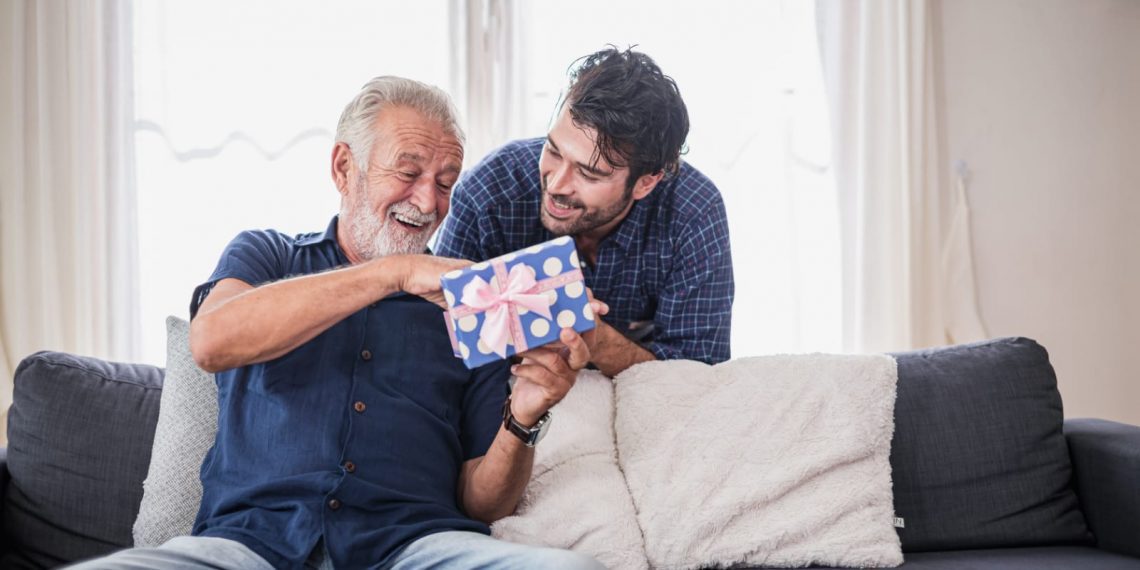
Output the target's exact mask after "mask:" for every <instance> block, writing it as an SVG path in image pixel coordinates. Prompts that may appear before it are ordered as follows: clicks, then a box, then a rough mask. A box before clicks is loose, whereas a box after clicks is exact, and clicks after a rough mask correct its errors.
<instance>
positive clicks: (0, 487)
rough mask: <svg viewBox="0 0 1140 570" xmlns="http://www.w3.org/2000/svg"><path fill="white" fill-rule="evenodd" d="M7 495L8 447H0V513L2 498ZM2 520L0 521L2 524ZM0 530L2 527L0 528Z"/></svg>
mask: <svg viewBox="0 0 1140 570" xmlns="http://www.w3.org/2000/svg"><path fill="white" fill-rule="evenodd" d="M7 497H8V448H7V447H0V513H2V512H4V499H5V498H7ZM2 523H3V521H0V524H2ZM0 530H2V529H0Z"/></svg>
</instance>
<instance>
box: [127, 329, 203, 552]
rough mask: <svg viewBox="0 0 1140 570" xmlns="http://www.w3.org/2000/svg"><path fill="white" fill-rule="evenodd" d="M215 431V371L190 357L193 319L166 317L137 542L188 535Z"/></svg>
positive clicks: (158, 541)
mask: <svg viewBox="0 0 1140 570" xmlns="http://www.w3.org/2000/svg"><path fill="white" fill-rule="evenodd" d="M217 431H218V386H217V384H215V383H214V375H213V374H210V373H208V372H206V371H204V370H202V369H201V368H198V366H197V365H196V364H195V363H194V359H193V358H192V357H191V356H190V323H188V322H186V321H184V320H182V319H179V318H178V317H167V318H166V378H165V379H164V380H163V384H162V399H161V400H160V403H159V411H158V426H157V427H156V428H155V431H154V447H153V448H152V450H151V455H150V468H149V470H148V471H147V475H146V481H145V482H144V483H143V498H142V503H141V504H140V505H139V516H138V518H136V519H135V526H134V538H135V546H158V545H160V544H162V543H164V542H166V541H167V540H169V539H171V538H174V537H176V536H182V535H187V534H190V531H191V527H192V526H193V525H194V518H195V517H196V516H197V515H198V506H199V504H200V503H201V502H202V481H201V480H200V479H199V470H200V469H201V466H202V460H203V458H205V456H206V452H207V451H209V450H210V447H211V446H212V445H214V435H215V434H216V433H217Z"/></svg>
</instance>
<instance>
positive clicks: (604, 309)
mask: <svg viewBox="0 0 1140 570" xmlns="http://www.w3.org/2000/svg"><path fill="white" fill-rule="evenodd" d="M586 298H587V299H589V302H590V309H591V310H593V311H594V314H595V315H597V316H599V317H600V316H602V315H607V314H609V312H610V306H609V305H607V304H606V303H605V301H601V300H599V299H597V298H596V297H594V291H593V290H592V289H590V288H589V287H586Z"/></svg>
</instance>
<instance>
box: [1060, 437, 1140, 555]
mask: <svg viewBox="0 0 1140 570" xmlns="http://www.w3.org/2000/svg"><path fill="white" fill-rule="evenodd" d="M1065 438H1066V439H1067V440H1068V442H1069V454H1070V455H1071V456H1072V460H1073V475H1074V477H1075V479H1076V487H1077V497H1078V498H1079V499H1080V503H1081V509H1082V510H1083V511H1084V513H1085V518H1086V519H1087V521H1088V524H1089V529H1090V530H1092V533H1093V535H1095V536H1096V542H1097V547H1098V548H1102V549H1104V550H1111V551H1113V552H1119V553H1121V554H1127V555H1130V556H1138V557H1140V541H1137V540H1136V537H1140V427H1138V426H1133V425H1128V424H1122V423H1117V422H1110V421H1106V420H1095V419H1085V418H1081V419H1070V420H1065Z"/></svg>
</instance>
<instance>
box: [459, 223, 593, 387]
mask: <svg viewBox="0 0 1140 570" xmlns="http://www.w3.org/2000/svg"><path fill="white" fill-rule="evenodd" d="M440 283H441V284H442V285H443V296H444V297H445V298H446V299H447V306H448V309H447V313H446V314H444V320H445V321H446V322H447V330H448V332H449V333H450V334H451V345H452V348H453V349H454V351H455V356H457V357H459V358H462V359H463V362H464V364H466V365H467V367H468V368H476V367H479V366H482V365H484V364H487V363H488V362H494V361H496V360H501V359H503V358H506V357H508V356H511V355H512V354H518V353H520V352H524V351H526V350H529V349H531V348H536V347H539V346H542V345H544V344H547V343H550V342H553V341H556V340H558V334H559V332H561V330H562V329H563V328H572V329H574V330H576V331H578V332H579V333H582V332H585V331H588V330H591V329H593V328H594V313H593V311H592V310H591V309H590V304H589V303H588V297H587V295H586V283H585V281H584V280H583V277H582V269H581V267H580V266H579V265H578V250H577V248H576V247H575V246H574V240H573V239H572V238H570V236H563V237H560V238H555V239H552V240H550V241H548V242H545V243H540V244H538V245H536V246H533V247H529V248H527V249H523V250H520V251H516V252H513V253H508V254H506V255H504V256H501V257H496V258H494V259H491V260H488V261H483V262H480V263H476V264H475V265H472V266H470V267H467V268H465V269H459V270H455V271H452V272H449V273H447V274H445V275H444V276H443V277H441V278H440Z"/></svg>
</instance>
